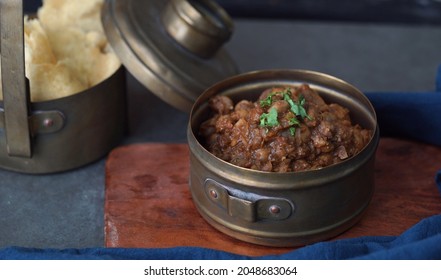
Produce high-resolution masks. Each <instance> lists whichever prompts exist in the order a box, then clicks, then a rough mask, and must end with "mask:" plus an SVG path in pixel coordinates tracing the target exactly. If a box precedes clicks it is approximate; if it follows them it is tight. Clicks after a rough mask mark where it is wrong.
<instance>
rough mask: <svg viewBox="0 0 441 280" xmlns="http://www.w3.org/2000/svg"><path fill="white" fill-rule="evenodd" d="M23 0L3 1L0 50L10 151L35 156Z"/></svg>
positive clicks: (0, 3)
mask: <svg viewBox="0 0 441 280" xmlns="http://www.w3.org/2000/svg"><path fill="white" fill-rule="evenodd" d="M23 32H24V23H23V1H21V0H20V1H17V0H1V1H0V34H1V42H0V52H1V69H2V77H1V79H2V90H3V108H4V128H5V136H6V143H7V149H8V154H9V155H10V156H17V157H31V155H32V151H31V137H30V134H31V133H30V125H29V114H30V110H29V104H30V97H29V86H28V81H27V80H26V77H25V60H24V59H25V58H24V37H23V34H24V33H23Z"/></svg>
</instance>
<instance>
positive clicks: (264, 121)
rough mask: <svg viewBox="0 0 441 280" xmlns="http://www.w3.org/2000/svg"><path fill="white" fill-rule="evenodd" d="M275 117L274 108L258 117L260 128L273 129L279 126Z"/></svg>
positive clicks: (275, 111)
mask: <svg viewBox="0 0 441 280" xmlns="http://www.w3.org/2000/svg"><path fill="white" fill-rule="evenodd" d="M277 116H278V114H277V110H276V108H271V110H269V112H268V113H263V114H262V115H260V126H266V127H273V126H277V125H279V121H278V120H277Z"/></svg>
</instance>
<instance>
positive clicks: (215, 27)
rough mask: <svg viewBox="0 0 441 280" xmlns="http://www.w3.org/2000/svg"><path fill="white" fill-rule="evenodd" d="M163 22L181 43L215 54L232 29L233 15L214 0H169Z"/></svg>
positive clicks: (203, 54)
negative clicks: (231, 16)
mask: <svg viewBox="0 0 441 280" xmlns="http://www.w3.org/2000/svg"><path fill="white" fill-rule="evenodd" d="M162 22H163V24H164V26H165V29H166V30H167V33H168V34H169V35H170V36H171V37H173V38H174V39H175V40H176V41H177V42H178V43H179V44H180V45H181V46H183V47H184V48H186V49H187V50H189V51H190V52H192V53H194V54H196V55H198V56H200V57H203V58H208V57H211V56H213V55H214V54H215V53H216V52H217V51H218V49H219V48H220V47H221V46H222V45H223V44H224V43H225V42H226V41H228V40H229V39H230V37H231V34H232V33H233V21H232V19H231V18H230V16H229V15H228V14H227V13H226V12H225V10H224V9H222V7H220V6H219V5H218V4H217V3H215V2H214V1H211V0H170V1H169V3H168V4H167V6H166V8H165V9H164V11H163V14H162Z"/></svg>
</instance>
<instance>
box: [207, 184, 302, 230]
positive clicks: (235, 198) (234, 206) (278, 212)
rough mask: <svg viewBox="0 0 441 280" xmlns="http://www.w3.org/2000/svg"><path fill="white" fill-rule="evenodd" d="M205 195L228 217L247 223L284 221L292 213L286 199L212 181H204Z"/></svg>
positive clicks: (292, 206)
mask: <svg viewBox="0 0 441 280" xmlns="http://www.w3.org/2000/svg"><path fill="white" fill-rule="evenodd" d="M205 193H206V194H207V196H208V198H209V199H210V200H211V201H212V202H213V203H215V204H216V205H218V206H219V207H221V208H223V209H225V210H226V211H227V212H228V215H230V216H232V217H238V218H241V219H243V220H245V221H247V222H256V221H259V220H273V221H280V220H285V219H287V218H289V217H290V216H291V214H292V213H293V211H294V205H293V204H292V202H290V201H288V200H287V199H284V198H279V197H268V196H262V195H258V194H254V193H249V192H244V191H241V190H238V189H235V188H231V187H227V186H225V185H222V184H220V183H218V182H216V181H214V180H213V179H207V180H206V181H205Z"/></svg>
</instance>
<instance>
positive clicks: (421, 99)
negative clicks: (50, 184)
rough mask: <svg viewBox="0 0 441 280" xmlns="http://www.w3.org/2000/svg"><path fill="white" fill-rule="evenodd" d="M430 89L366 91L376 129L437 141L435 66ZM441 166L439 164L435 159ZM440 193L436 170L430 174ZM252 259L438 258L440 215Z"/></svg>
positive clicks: (52, 255) (103, 253)
mask: <svg viewBox="0 0 441 280" xmlns="http://www.w3.org/2000/svg"><path fill="white" fill-rule="evenodd" d="M436 85H437V86H436V91H434V92H417V93H390V92H375V93H366V95H367V97H368V98H369V99H370V101H371V102H372V105H373V106H374V108H375V110H376V113H377V118H378V124H379V127H380V134H381V135H382V136H389V137H401V138H408V139H414V140H417V141H421V142H425V143H429V144H433V145H439V146H441V117H440V116H438V113H441V67H440V68H439V69H438V76H437V81H436ZM440 169H441V163H440ZM434 181H435V182H436V183H437V186H438V189H439V191H440V193H441V170H440V171H439V172H438V173H437V174H434ZM0 259H130V260H134V259H156V260H158V259H159V260H160V259H167V260H171V259H228V260H231V259H234V260H236V259H238V260H239V259H251V258H250V257H246V256H240V255H235V254H231V253H226V252H222V251H217V250H210V249H203V248H195V247H177V248H169V249H125V248H86V249H65V250H57V249H35V248H33V249H31V248H19V247H9V248H4V249H0ZM257 259H307V260H317V259H335V260H341V259H441V215H435V216H432V217H428V218H426V219H424V220H422V221H420V222H419V223H418V224H416V225H414V226H412V227H411V228H409V229H408V230H407V231H405V232H404V233H402V234H401V235H399V236H365V237H359V238H351V239H343V240H337V241H327V242H319V243H316V244H314V245H310V246H305V247H302V248H300V249H296V250H293V251H292V252H289V253H286V254H282V255H270V256H264V257H260V258H257Z"/></svg>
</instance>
